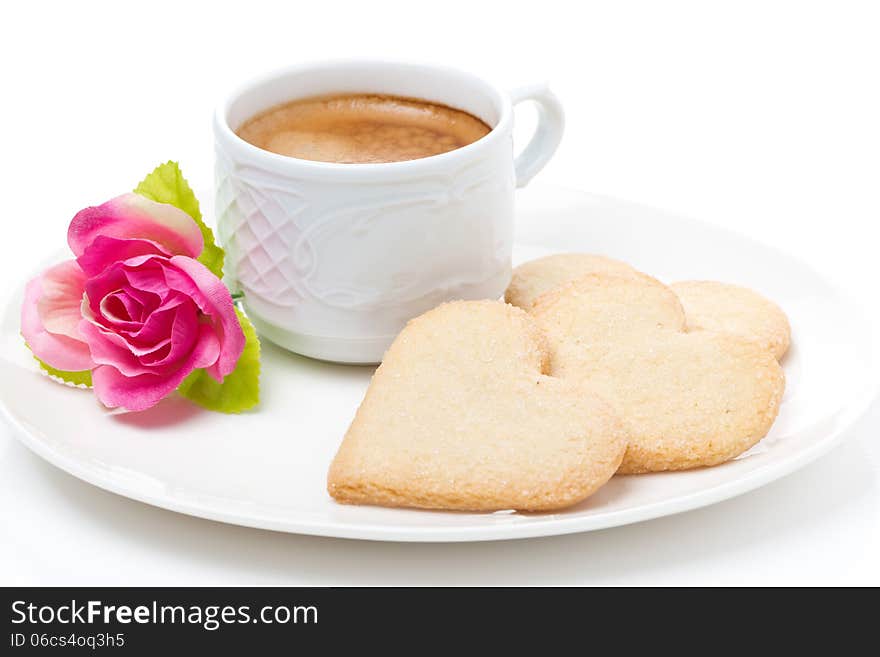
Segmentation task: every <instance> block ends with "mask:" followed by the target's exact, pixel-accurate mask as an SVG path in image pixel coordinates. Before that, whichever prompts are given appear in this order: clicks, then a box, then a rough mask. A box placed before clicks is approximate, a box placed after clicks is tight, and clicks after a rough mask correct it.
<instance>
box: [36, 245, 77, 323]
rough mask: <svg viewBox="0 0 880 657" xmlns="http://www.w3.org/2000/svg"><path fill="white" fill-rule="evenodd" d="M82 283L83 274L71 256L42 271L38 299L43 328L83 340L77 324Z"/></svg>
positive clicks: (38, 309)
mask: <svg viewBox="0 0 880 657" xmlns="http://www.w3.org/2000/svg"><path fill="white" fill-rule="evenodd" d="M85 283H86V276H85V274H83V272H82V270H81V269H80V268H79V266H78V265H77V264H76V262H75V261H73V260H67V261H65V262H62V263H60V264H58V265H55V266H54V267H49V269H47V270H46V271H44V272H43V274H42V277H41V280H40V285H41V287H42V294H41V295H40V300H39V301H38V302H37V312H39V314H40V320H41V321H42V322H43V328H45V329H46V330H47V331H49V332H50V333H55V334H58V335H66V336H67V337H68V338H73V339H74V340H82V338H81V337H80V334H79V331H78V330H77V327H78V325H79V322H80V320H81V319H82V314H81V312H80V306H81V305H82V296H83V290H84V289H85Z"/></svg>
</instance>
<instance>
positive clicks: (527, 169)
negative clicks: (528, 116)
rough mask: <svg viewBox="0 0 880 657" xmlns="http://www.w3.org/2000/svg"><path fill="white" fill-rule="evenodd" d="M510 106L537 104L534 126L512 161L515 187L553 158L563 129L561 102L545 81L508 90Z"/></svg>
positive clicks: (528, 179) (529, 178) (522, 183)
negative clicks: (536, 123) (536, 121)
mask: <svg viewBox="0 0 880 657" xmlns="http://www.w3.org/2000/svg"><path fill="white" fill-rule="evenodd" d="M510 99H511V101H512V102H513V104H514V105H517V104H519V103H522V102H526V101H531V102H534V103H535V104H536V105H537V106H538V125H537V127H536V128H535V134H533V135H532V138H531V139H530V140H529V143H528V144H526V147H525V149H523V152H522V153H520V154H519V155H518V156H517V157H516V159H515V160H514V163H513V166H514V169H515V170H516V186H517V187H525V186H526V185H527V184H528V182H529V181H530V180H531V179H532V178H534V177H535V174H536V173H538V172H539V171H540V170H541V169H543V168H544V165H545V164H547V162H548V161H549V160H550V158H551V157H553V153H555V152H556V148H557V147H558V146H559V142H560V141H561V140H562V132H563V130H564V129H565V112H564V111H563V110H562V103H560V102H559V99H558V98H557V97H556V95H555V94H554V93H553V92H552V91H550V88H549V87H548V86H547V85H546V84H543V83H542V84H533V85H528V86H525V87H519V88H518V89H514V90H513V91H511V92H510Z"/></svg>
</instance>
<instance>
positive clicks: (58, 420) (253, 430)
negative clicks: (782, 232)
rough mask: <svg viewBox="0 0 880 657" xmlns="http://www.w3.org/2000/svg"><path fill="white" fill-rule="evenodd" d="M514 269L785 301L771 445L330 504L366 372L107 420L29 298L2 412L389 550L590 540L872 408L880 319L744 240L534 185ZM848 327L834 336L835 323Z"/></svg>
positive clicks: (188, 508)
mask: <svg viewBox="0 0 880 657" xmlns="http://www.w3.org/2000/svg"><path fill="white" fill-rule="evenodd" d="M517 229H518V233H517V235H518V238H517V242H518V247H517V253H516V254H515V257H516V259H517V260H519V261H522V260H527V259H530V258H532V257H535V256H538V255H543V254H546V253H552V252H558V251H578V250H580V251H588V252H595V253H604V254H607V255H610V256H613V257H616V258H620V259H623V260H626V261H628V262H630V263H632V264H633V265H635V266H636V267H638V268H639V269H642V270H644V271H647V272H649V273H651V274H653V275H654V276H657V277H658V278H661V279H663V280H668V281H674V280H679V279H687V278H708V279H717V280H722V281H728V282H734V283H740V284H743V285H746V286H749V287H752V288H754V289H756V290H758V291H760V292H762V293H764V294H765V295H767V296H768V297H770V298H771V299H774V300H776V301H777V302H779V303H780V305H781V306H782V307H783V308H784V309H785V311H786V312H787V313H788V315H789V317H790V319H791V324H792V331H793V336H794V341H793V342H794V344H793V346H792V349H791V351H790V352H789V354H788V355H787V356H786V357H785V359H784V363H783V364H784V367H785V372H786V376H787V381H788V383H787V389H786V392H785V397H784V399H783V403H782V408H781V411H780V413H779V418H778V419H777V421H776V424H775V425H774V426H773V429H772V430H771V432H770V434H769V435H768V436H767V437H766V438H765V439H764V440H762V441H761V442H760V443H759V444H758V445H756V446H755V447H754V448H753V449H752V450H750V451H749V452H748V453H747V454H744V455H742V456H741V457H740V458H738V459H736V460H734V461H732V462H730V463H727V464H724V465H722V466H719V467H716V468H708V469H701V470H693V471H689V472H678V473H662V474H652V475H637V476H621V477H615V478H614V479H612V480H611V481H610V482H609V483H608V484H607V485H606V486H605V487H603V488H602V489H601V490H600V491H599V492H598V493H597V494H595V495H593V496H592V497H591V498H589V499H588V500H586V501H585V502H583V503H582V504H579V505H577V506H574V507H572V508H569V509H566V510H564V511H561V512H557V513H544V514H521V513H513V512H499V513H492V514H479V513H445V512H436V511H415V510H404V509H383V508H378V507H355V506H343V505H340V504H336V503H335V502H334V501H333V500H332V499H331V498H330V497H329V496H328V495H327V492H326V489H325V475H326V472H327V467H328V465H329V464H330V460H331V459H332V458H333V455H334V453H335V451H336V448H337V446H338V445H339V442H340V440H341V438H342V435H343V434H344V433H345V430H346V428H347V426H348V423H349V421H350V420H351V418H352V416H353V414H354V412H355V409H356V408H357V406H358V404H359V403H360V401H361V398H362V396H363V393H364V391H365V389H366V387H367V384H368V382H369V380H370V375H371V374H372V371H373V370H372V368H368V367H356V366H345V365H331V364H327V363H321V362H317V361H313V360H309V359H307V358H303V357H300V356H296V355H293V354H290V353H287V352H285V351H282V350H281V349H279V348H277V347H275V346H273V345H271V344H267V343H265V342H264V346H263V375H262V403H261V405H260V407H259V409H258V410H256V411H255V412H251V413H247V414H243V415H239V416H227V415H221V414H216V413H210V412H206V411H203V410H201V409H199V408H197V407H196V406H194V405H191V404H190V403H189V402H187V401H185V400H183V399H167V400H165V401H163V402H162V403H161V404H159V405H158V406H157V407H155V408H153V409H151V410H149V411H146V412H143V413H130V414H117V415H111V414H108V413H106V412H104V411H103V410H102V409H101V407H100V406H99V405H98V403H97V402H96V401H95V399H94V397H93V395H92V394H91V393H90V392H87V391H84V390H77V389H73V388H70V387H66V386H62V385H58V384H56V383H54V382H52V381H50V380H49V379H48V378H47V377H45V376H43V375H42V374H40V373H39V372H38V371H37V369H36V368H35V367H34V362H33V360H32V359H31V358H30V357H29V354H28V352H27V350H26V349H25V347H24V344H23V342H22V340H21V337H20V336H19V331H18V312H19V304H20V297H18V298H16V299H14V300H13V301H12V302H11V303H10V305H9V306H8V307H7V309H6V311H5V314H4V317H3V322H2V334H0V335H2V343H0V347H2V351H0V371H2V376H0V402H2V409H3V413H4V415H5V416H6V419H7V420H8V421H9V422H10V423H11V424H12V425H13V427H15V429H16V430H17V431H16V433H17V434H18V436H19V438H20V439H21V440H22V442H24V443H25V444H26V445H27V446H28V447H30V448H31V449H32V450H33V451H34V452H36V453H37V454H39V455H40V456H42V457H43V458H45V459H46V460H48V461H49V462H51V463H53V464H55V465H56V466H58V467H60V468H62V469H64V470H66V471H67V472H69V473H71V474H72V475H74V476H76V477H79V478H80V479H83V480H85V481H87V482H89V483H92V484H94V485H96V486H100V487H101V488H105V489H107V490H110V491H113V492H115V493H118V494H120V495H125V496H127V497H130V498H133V499H135V500H140V501H142V502H146V503H148V504H153V505H156V506H159V507H163V508H166V509H171V510H173V511H179V512H181V513H188V514H191V515H194V516H200V517H203V518H210V519H213V520H219V521H222V522H229V523H235V524H239V525H246V526H251V527H261V528H264V529H272V530H278V531H285V532H295V533H301V534H317V535H322V536H337V537H346V538H360V539H373V540H389V541H478V540H493V539H511V538H525V537H530V536H548V535H553V534H565V533H570V532H581V531H588V530H593V529H601V528H605V527H613V526H616V525H623V524H627V523H632V522H638V521H640V520H647V519H649V518H657V517H659V516H664V515H669V514H673V513H678V512H681V511H686V510H689V509H695V508H697V507H702V506H706V505H708V504H712V503H714V502H718V501H720V500H723V499H726V498H729V497H732V496H734V495H738V494H740V493H744V492H746V491H749V490H752V489H754V488H757V487H759V486H762V485H763V484H766V483H768V482H770V481H773V480H774V479H778V478H779V477H782V476H783V475H785V474H788V473H790V472H792V471H793V470H795V469H797V468H800V467H802V466H803V465H805V464H806V463H808V462H809V461H811V460H813V459H815V458H816V457H818V456H819V455H820V454H822V453H824V452H825V451H827V450H828V449H829V448H831V446H832V445H834V444H835V443H836V442H837V441H838V440H839V439H840V438H841V436H842V435H843V432H844V430H845V429H846V428H847V427H848V426H850V425H851V424H852V423H853V422H854V421H855V420H856V419H858V417H859V416H860V415H861V414H862V412H863V411H864V410H865V409H866V408H867V406H868V404H869V403H870V401H871V400H872V399H873V396H874V394H875V392H876V380H875V378H876V373H877V372H880V367H878V363H877V353H876V352H875V351H874V350H873V348H872V344H871V342H872V337H873V336H872V330H871V326H870V323H869V321H868V320H867V319H866V318H865V316H864V314H863V313H862V312H861V311H860V309H859V308H858V306H856V305H855V304H853V303H852V302H851V301H850V300H849V299H848V298H846V296H845V295H842V294H841V293H840V292H839V291H838V290H836V289H835V288H834V287H833V286H832V285H830V284H829V283H828V282H827V281H826V280H825V279H823V278H822V277H821V276H820V275H819V274H817V273H816V272H815V271H813V270H812V269H810V268H809V267H808V266H806V265H804V264H802V263H801V262H799V261H797V260H796V259H793V258H792V257H790V256H788V255H786V254H785V253H782V252H780V251H778V250H776V249H773V248H769V247H767V246H762V245H760V244H757V243H755V242H753V241H751V240H749V239H747V238H745V237H742V236H740V235H737V234H734V233H730V232H726V231H724V230H721V229H718V228H715V227H712V226H709V225H706V224H702V223H699V222H695V221H691V220H687V219H682V218H679V217H675V216H671V215H668V214H666V213H663V212H659V211H657V210H653V209H649V208H645V207H642V206H638V205H634V204H631V203H626V202H622V201H617V200H612V199H606V198H599V197H596V196H592V195H589V194H585V193H582V192H576V191H568V190H559V189H553V188H550V189H548V188H541V187H534V188H531V189H529V190H526V191H524V192H522V193H521V195H520V196H519V199H518V226H517ZM841 317H843V318H846V323H845V324H843V325H841V322H840V318H841Z"/></svg>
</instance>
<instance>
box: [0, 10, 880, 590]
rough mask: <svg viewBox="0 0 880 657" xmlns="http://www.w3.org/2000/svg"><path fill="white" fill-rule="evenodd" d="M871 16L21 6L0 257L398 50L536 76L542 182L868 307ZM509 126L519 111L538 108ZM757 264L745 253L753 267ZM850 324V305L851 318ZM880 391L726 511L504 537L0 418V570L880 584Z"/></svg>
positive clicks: (81, 577)
mask: <svg viewBox="0 0 880 657" xmlns="http://www.w3.org/2000/svg"><path fill="white" fill-rule="evenodd" d="M878 35H880V13H878V10H877V5H876V3H871V2H863V3H857V2H844V1H840V0H837V1H835V2H804V1H801V2H776V1H769V0H763V1H761V2H746V1H742V0H741V1H738V2H706V1H702V2H626V1H616V2H604V3H598V2H578V3H575V2H570V1H569V2H558V3H556V2H549V1H547V0H543V1H542V2H528V3H517V2H512V1H509V0H508V1H507V2H503V3H489V2H477V1H476V0H470V1H469V2H453V1H449V0H444V1H440V0H433V1H432V2H414V1H413V0H408V1H404V2H365V1H363V0H361V1H355V2H343V1H342V0H335V1H332V2H323V3H322V2H290V1H284V2H277V3H269V2H261V1H258V0H247V1H246V2H245V1H239V2H228V3H222V2H212V3H210V4H208V3H204V4H202V3H184V2H180V0H176V1H172V2H160V1H158V0H151V1H150V2H145V3H140V2H139V3H122V2H107V3H89V2H82V1H80V2H75V3H72V2H66V3H58V4H46V3H42V2H27V3H24V2H16V3H14V4H13V5H12V6H11V7H7V8H6V11H5V14H4V18H3V21H2V24H0V66H2V100H0V129H2V134H3V137H2V141H0V144H2V154H0V180H2V183H0V185H2V186H0V189H2V195H0V212H2V214H3V215H4V216H3V224H4V226H5V232H4V233H3V239H2V258H0V274H2V280H3V281H4V283H5V285H7V286H17V285H20V284H21V281H22V278H23V276H24V275H25V274H26V273H28V272H30V271H31V270H32V269H33V267H34V266H35V263H36V262H39V260H41V259H42V258H44V257H46V255H47V254H49V253H50V252H52V251H54V250H57V249H58V248H61V247H62V246H63V245H64V236H65V230H66V226H67V223H68V221H69V220H70V218H71V217H72V216H73V214H74V213H75V212H76V211H77V210H78V209H80V208H81V207H84V206H86V205H93V204H97V203H100V202H102V201H104V200H106V199H108V198H110V197H112V196H115V195H117V194H119V193H121V192H124V191H127V190H129V189H131V188H132V187H133V186H134V184H135V183H136V182H137V181H138V180H140V178H141V177H142V176H143V175H144V174H145V173H146V172H147V171H149V170H150V169H151V168H152V167H153V166H155V165H156V164H157V163H159V162H161V161H164V160H167V159H176V160H179V161H180V162H181V165H182V167H183V168H184V172H185V174H186V175H187V176H188V178H189V179H190V181H191V182H192V183H193V186H194V187H196V188H197V189H209V188H210V185H211V181H212V168H211V167H212V164H211V132H210V114H211V110H212V108H213V106H214V104H215V103H216V102H217V101H218V100H219V98H220V97H221V96H222V95H223V94H224V93H225V92H226V91H227V90H228V89H229V88H231V87H232V86H235V85H237V84H238V83H239V82H241V81H243V80H245V79H247V78H248V77H249V76H251V75H254V74H257V73H261V72H265V71H266V70H271V69H274V68H278V67H281V66H284V65H286V64H289V63H293V62H297V61H301V60H308V59H320V58H332V57H344V56H387V57H392V58H403V59H418V60H427V61H435V62H441V63H448V64H452V65H457V66H459V67H464V68H469V69H472V70H474V71H476V72H478V73H481V74H483V75H485V76H487V77H490V78H492V79H495V80H498V81H500V82H502V83H504V84H508V85H510V86H514V85H518V84H522V83H528V82H531V81H534V80H540V79H548V80H550V82H551V83H552V85H553V88H554V89H555V91H556V92H557V93H558V94H559V96H560V97H561V98H562V100H563V102H564V103H565V105H566V109H567V114H568V128H567V134H566V136H565V139H564V141H563V144H562V146H561V148H560V150H559V152H558V154H557V156H556V158H555V159H554V160H553V162H552V163H551V164H550V165H549V166H548V167H547V169H546V170H545V171H544V172H543V173H542V174H541V175H540V177H539V178H538V182H550V183H559V184H564V185H568V186H573V187H579V188H584V189H587V190H589V191H591V192H598V193H601V194H608V195H613V196H618V197H621V198H625V199H628V200H634V201H640V202H643V203H646V204H650V205H655V206H659V207H661V208H664V209H667V210H673V211H676V212H678V213H680V214H685V215H690V216H693V217H697V218H700V219H703V220H705V221H708V222H713V223H716V224H722V225H725V226H728V227H732V228H734V229H736V230H739V231H741V232H744V233H748V234H750V235H752V236H754V237H756V238H758V239H760V240H763V241H765V242H769V243H772V244H775V245H777V246H781V247H783V248H785V249H786V250H789V251H791V252H793V253H795V254H797V255H799V256H801V257H802V258H804V259H806V260H808V261H810V262H811V263H812V264H813V265H814V266H815V267H816V268H818V269H820V270H821V271H823V272H825V273H827V274H828V275H829V276H831V277H832V278H834V279H836V280H837V281H839V282H841V283H842V284H844V285H846V286H847V287H849V288H850V289H851V290H852V291H853V292H854V293H855V294H857V295H858V296H861V297H862V298H863V300H864V302H865V304H866V305H868V306H869V309H870V310H872V311H873V312H874V313H875V316H876V314H877V313H876V311H877V307H878V305H880V297H878V292H877V284H878V282H880V277H878V273H880V265H878V254H877V250H878V240H880V230H878V227H877V223H878V219H880V84H878V83H880V38H878ZM522 118H523V121H522V122H521V124H522V128H521V130H524V129H525V128H527V127H528V123H529V121H528V119H529V117H528V116H527V115H524V116H523V117H522ZM743 266H744V267H748V262H744V263H743ZM840 327H841V331H846V328H847V318H846V317H841V318H840ZM878 430H880V405H877V404H875V406H874V407H873V409H872V410H871V412H870V413H869V414H868V416H867V417H866V418H865V419H864V420H863V421H862V422H861V423H860V424H859V425H858V427H857V428H856V429H855V430H854V431H853V432H852V433H851V435H850V436H849V437H848V439H847V441H846V442H845V443H844V444H843V445H842V446H841V447H839V448H838V449H836V450H835V451H834V452H832V453H831V454H830V455H828V456H825V457H824V458H822V459H821V460H819V461H817V462H815V463H814V464H812V465H811V466H809V467H807V468H806V469H804V470H803V471H801V472H799V473H796V474H794V475H792V476H790V477H788V478H786V479H784V480H782V481H780V482H777V483H775V484H772V485H770V486H767V487H766V488H763V489H761V490H759V491H756V492H753V493H750V494H748V495H745V496H743V497H740V498H738V499H734V500H731V501H728V502H725V503H722V504H719V505H716V506H714V507H710V508H707V509H703V510H700V511H695V512H690V513H686V514H683V515H679V516H675V517H671V518H666V519H661V520H656V521H652V522H647V523H643V524H640V525H635V526H630V527H626V528H621V529H612V530H607V531H603V532H596V533H592V534H584V535H577V536H565V537H559V538H550V539H536V540H527V541H516V542H508V543H485V544H470V545H394V544H382V543H366V542H355V541H343V540H332V539H320V538H309V537H297V536H289V535H281V534H272V533H269V532H262V531H256V530H249V529H243V528H238V527H230V526H224V525H221V524H216V523H212V522H208V521H203V520H197V519H193V518H188V517H185V516H180V515H176V514H173V513H170V512H166V511H161V510H159V509H154V508H151V507H148V506H145V505H142V504H139V503H137V502H132V501H129V500H126V499H123V498H120V497H117V496H115V495H112V494H110V493H106V492H103V491H100V490H97V489H94V488H92V487H90V486H88V485H87V484H84V483H81V482H80V481H78V480H76V479H74V478H73V477H71V476H69V475H67V474H64V473H62V472H60V471H58V470H56V469H54V468H53V467H52V466H50V465H48V464H46V463H44V462H42V461H40V460H39V459H38V458H37V457H35V456H33V455H32V454H31V453H30V452H28V451H27V450H26V449H25V448H24V447H22V446H20V445H19V444H18V443H17V442H15V441H14V439H13V438H12V436H11V434H10V432H9V431H8V429H6V428H5V427H2V428H0V584H120V585H121V584H232V583H253V584H269V583H279V584H281V583H285V584H419V583H435V584H516V583H519V584H580V583H584V584H586V583H600V584H618V583H628V584H661V583H662V584H713V583H719V584H720V583H724V584H824V583H828V584H843V583H848V584H874V585H877V584H880V556H878V555H880V446H878V440H877V439H878V433H880V431H878Z"/></svg>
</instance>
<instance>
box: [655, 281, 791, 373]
mask: <svg viewBox="0 0 880 657" xmlns="http://www.w3.org/2000/svg"><path fill="white" fill-rule="evenodd" d="M669 287H670V288H671V289H672V291H673V292H675V294H676V295H678V298H679V300H680V301H681V305H682V306H683V307H684V312H685V315H687V324H688V330H689V331H702V330H709V331H716V332H721V333H732V334H733V335H739V336H742V337H744V338H748V339H749V340H754V341H755V342H757V343H759V344H760V345H762V346H763V347H764V348H765V349H767V350H768V351H770V352H771V353H772V354H773V355H774V356H775V357H776V359H777V360H779V359H781V358H782V357H783V356H784V355H785V352H786V351H788V346H789V344H790V342H791V327H790V326H789V323H788V317H786V316H785V313H784V312H782V309H781V308H780V307H779V306H777V305H776V304H775V303H773V302H772V301H770V300H769V299H766V298H765V297H763V296H761V295H760V294H758V293H757V292H755V291H754V290H750V289H748V288H745V287H740V286H738V285H730V284H729V283H719V282H717V281H681V282H679V283H672V284H671V285H670V286H669Z"/></svg>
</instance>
